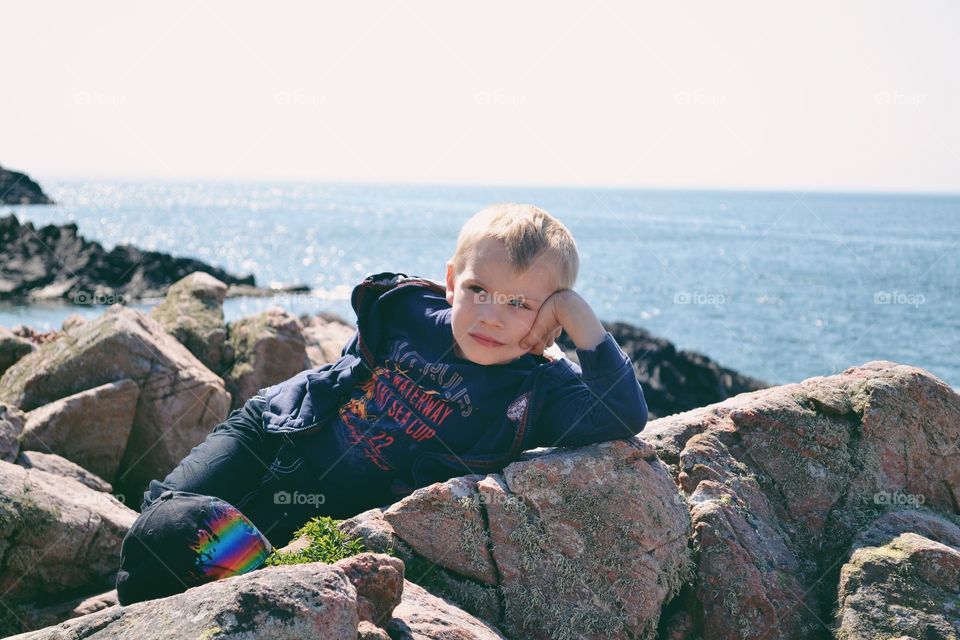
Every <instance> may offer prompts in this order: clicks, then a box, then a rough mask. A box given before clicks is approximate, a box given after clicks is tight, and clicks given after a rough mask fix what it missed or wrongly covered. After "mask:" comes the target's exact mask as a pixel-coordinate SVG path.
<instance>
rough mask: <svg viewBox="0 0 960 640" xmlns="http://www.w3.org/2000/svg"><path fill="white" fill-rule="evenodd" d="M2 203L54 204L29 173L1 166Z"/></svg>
mask: <svg viewBox="0 0 960 640" xmlns="http://www.w3.org/2000/svg"><path fill="white" fill-rule="evenodd" d="M0 204H54V202H53V200H51V199H50V198H49V197H48V196H47V194H45V193H44V192H43V189H41V188H40V185H38V184H37V183H36V182H34V181H33V180H31V179H30V178H29V177H28V176H27V174H25V173H20V172H19V171H11V170H10V169H4V168H3V167H0Z"/></svg>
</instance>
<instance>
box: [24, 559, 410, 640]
mask: <svg viewBox="0 0 960 640" xmlns="http://www.w3.org/2000/svg"><path fill="white" fill-rule="evenodd" d="M402 589H403V563H402V562H400V561H399V560H397V559H396V558H391V557H389V556H384V555H375V554H361V555H360V556H356V557H354V558H347V559H345V560H341V561H340V562H337V563H336V564H332V565H329V564H324V563H321V562H310V563H306V564H297V565H285V566H276V567H265V568H262V569H258V570H256V571H253V572H250V573H246V574H243V575H239V576H234V577H231V578H226V579H224V580H218V581H216V582H211V583H207V584H204V585H201V586H199V587H194V588H192V589H188V590H187V591H185V592H183V593H180V594H177V595H173V596H169V597H167V598H159V599H156V600H147V601H144V602H137V603H135V604H132V605H129V606H126V607H121V606H119V605H118V606H113V607H110V608H107V609H103V610H101V611H97V612H95V613H91V614H89V615H85V616H83V617H80V618H75V619H72V620H68V621H67V622H64V623H62V624H60V625H58V626H55V627H48V628H46V629H41V630H39V631H35V632H32V633H27V634H24V635H22V636H17V637H18V638H19V639H20V640H54V639H64V640H66V639H67V638H71V639H72V638H77V637H83V638H91V639H94V638H117V637H126V638H138V639H144V640H145V639H148V638H165V639H166V638H169V639H174V640H175V639H177V638H183V639H187V638H189V639H190V640H193V639H195V638H223V639H224V640H227V639H252V638H271V639H276V640H283V639H284V638H290V639H291V640H294V639H296V640H299V639H300V638H324V639H329V640H337V639H343V640H357V638H358V628H365V629H367V630H368V633H369V630H371V628H376V629H382V627H377V626H376V625H373V624H371V623H369V622H368V621H367V620H366V619H365V618H364V615H374V616H375V617H378V618H386V619H387V620H389V619H390V616H391V613H392V611H393V607H394V606H395V603H399V602H400V600H401V595H402ZM361 625H363V627H361ZM382 637H386V634H385V633H384V634H383V636H382Z"/></svg>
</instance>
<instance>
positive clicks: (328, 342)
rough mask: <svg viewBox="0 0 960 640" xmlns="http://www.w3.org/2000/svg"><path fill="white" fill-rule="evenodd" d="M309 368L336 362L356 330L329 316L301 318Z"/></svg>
mask: <svg viewBox="0 0 960 640" xmlns="http://www.w3.org/2000/svg"><path fill="white" fill-rule="evenodd" d="M301 320H302V321H303V337H304V340H305V341H306V345H307V358H308V359H309V360H310V366H311V367H319V366H320V365H322V364H326V363H328V362H336V361H337V360H339V359H340V355H341V354H342V353H343V348H344V347H345V346H346V345H347V343H348V342H349V341H350V339H351V338H353V335H354V334H355V333H356V332H357V328H356V327H354V326H351V325H349V324H347V323H346V322H344V321H343V320H341V319H339V318H337V317H336V316H333V315H331V314H320V315H316V316H313V317H312V318H301Z"/></svg>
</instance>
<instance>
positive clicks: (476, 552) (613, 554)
mask: <svg viewBox="0 0 960 640" xmlns="http://www.w3.org/2000/svg"><path fill="white" fill-rule="evenodd" d="M387 527H389V528H390V530H391V531H392V536H393V540H392V545H393V547H394V549H395V550H396V552H397V553H398V554H400V556H401V557H403V558H404V560H405V561H406V562H407V575H408V577H409V578H410V579H411V580H413V581H415V582H417V583H419V584H421V585H423V586H425V587H427V588H428V589H430V591H431V592H433V593H435V594H440V595H443V596H445V597H448V598H450V599H451V600H452V601H454V602H456V603H457V604H459V605H460V606H462V607H463V608H465V609H466V610H467V611H469V612H470V613H473V614H475V615H477V616H479V617H481V618H483V619H485V620H487V621H489V622H491V623H493V624H495V625H497V627H499V628H500V629H503V631H504V632H505V633H506V634H507V635H508V636H511V637H524V638H558V637H573V636H572V635H570V634H576V637H582V638H630V637H642V636H644V634H649V633H652V632H653V631H654V630H655V629H656V627H657V622H658V619H659V616H660V609H661V607H662V606H663V605H664V603H665V602H666V601H668V600H669V599H670V598H671V596H673V595H674V594H675V593H676V592H677V591H678V590H679V589H680V586H681V584H682V583H683V581H684V580H685V579H686V577H687V576H688V574H689V570H690V567H689V556H688V550H687V538H688V535H689V527H690V519H689V514H688V512H687V508H686V506H685V505H684V503H683V501H682V500H681V499H680V498H679V494H678V492H677V489H676V487H675V485H674V483H673V481H672V480H671V479H670V476H669V474H668V473H667V469H666V467H665V465H663V463H661V462H660V461H659V460H658V459H657V457H656V455H655V452H654V449H653V447H652V446H650V445H647V444H645V443H644V442H642V441H640V440H638V439H632V440H619V441H611V442H605V443H601V444H597V445H593V446H589V447H582V448H578V449H569V450H555V451H552V452H538V453H536V454H532V455H529V454H528V459H525V460H521V461H518V462H514V463H513V464H510V465H509V466H507V467H506V469H504V471H503V473H502V474H489V475H487V476H465V477H462V478H454V479H452V480H449V481H447V482H444V483H437V484H433V485H430V486H428V487H424V488H422V489H419V490H417V491H415V492H414V493H412V494H411V495H409V496H408V497H406V498H404V499H403V500H401V501H400V502H398V503H396V504H394V505H392V506H391V507H390V508H388V509H386V510H385V511H382V513H377V510H372V511H368V512H365V513H364V514H361V515H360V516H357V517H356V518H353V519H351V520H348V521H346V522H344V523H342V524H341V528H343V529H344V530H345V531H347V532H349V533H351V534H355V535H361V536H363V537H365V539H368V542H367V544H370V543H371V541H372V544H374V545H377V546H380V545H381V544H382V543H383V541H384V540H385V539H386V538H387V536H388V534H387V529H386V528H387Z"/></svg>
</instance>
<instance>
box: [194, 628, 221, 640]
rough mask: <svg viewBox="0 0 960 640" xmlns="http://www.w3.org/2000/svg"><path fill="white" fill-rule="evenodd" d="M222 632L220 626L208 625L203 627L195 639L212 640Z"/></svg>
mask: <svg viewBox="0 0 960 640" xmlns="http://www.w3.org/2000/svg"><path fill="white" fill-rule="evenodd" d="M222 633H223V629H221V628H220V627H210V628H209V629H205V630H204V632H203V633H201V634H200V635H199V636H197V640H213V639H214V638H216V637H218V636H219V635H220V634H222Z"/></svg>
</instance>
